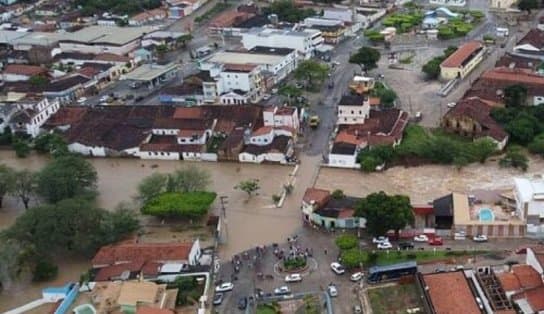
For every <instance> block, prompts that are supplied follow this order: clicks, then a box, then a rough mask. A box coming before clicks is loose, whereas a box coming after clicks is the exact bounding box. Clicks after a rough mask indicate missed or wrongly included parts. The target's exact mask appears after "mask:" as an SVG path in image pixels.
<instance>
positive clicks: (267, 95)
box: [263, 94, 272, 100]
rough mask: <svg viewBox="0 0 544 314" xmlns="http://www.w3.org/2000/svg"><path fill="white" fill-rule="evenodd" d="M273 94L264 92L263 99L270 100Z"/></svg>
mask: <svg viewBox="0 0 544 314" xmlns="http://www.w3.org/2000/svg"><path fill="white" fill-rule="evenodd" d="M270 97H272V95H270V94H263V100H269V99H270Z"/></svg>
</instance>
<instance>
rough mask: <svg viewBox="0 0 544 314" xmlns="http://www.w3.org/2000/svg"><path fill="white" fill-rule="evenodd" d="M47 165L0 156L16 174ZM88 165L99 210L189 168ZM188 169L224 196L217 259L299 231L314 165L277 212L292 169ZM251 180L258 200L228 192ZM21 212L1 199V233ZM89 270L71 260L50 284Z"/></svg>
mask: <svg viewBox="0 0 544 314" xmlns="http://www.w3.org/2000/svg"><path fill="white" fill-rule="evenodd" d="M48 159H49V158H48V157H46V156H41V155H36V154H33V155H31V156H29V157H28V158H25V159H19V158H16V157H15V154H14V153H13V152H11V151H0V163H4V164H7V165H9V166H11V167H14V168H18V169H25V168H26V169H30V170H38V169H40V168H41V167H43V166H44V165H45V164H46V163H47V160H48ZM89 160H90V162H91V163H92V164H93V166H94V167H95V168H96V170H97V172H98V191H99V197H98V204H99V205H100V206H101V207H103V208H106V209H111V208H114V207H115V206H116V205H117V204H119V203H120V202H122V201H130V200H131V199H132V197H133V196H134V195H135V194H136V187H137V185H138V183H139V182H140V180H141V179H142V178H144V177H146V176H148V175H150V174H151V173H153V172H162V173H168V172H171V171H173V170H175V169H177V168H179V167H183V166H185V165H187V164H188V162H175V161H144V160H138V159H89ZM193 164H194V165H196V166H198V167H201V168H204V169H206V170H208V171H209V172H210V174H211V176H212V180H213V184H212V187H211V189H212V190H214V191H216V192H217V194H218V195H225V196H228V201H227V202H228V205H227V211H226V213H227V223H226V225H227V243H225V245H223V246H222V247H221V249H220V250H221V251H220V255H221V256H222V257H224V258H228V257H230V256H231V255H232V254H235V253H236V252H239V251H241V250H245V249H247V248H250V247H252V246H255V245H257V244H263V243H271V242H279V241H283V240H285V238H286V237H287V236H289V235H291V234H293V233H294V232H295V231H296V230H297V228H298V227H300V212H299V207H300V200H301V199H302V194H303V193H304V190H305V188H306V187H307V186H308V185H310V181H311V180H312V177H313V174H314V170H315V164H316V163H315V162H313V160H311V161H310V162H307V163H304V164H302V165H301V168H300V169H299V172H298V175H297V180H296V183H295V190H294V192H293V194H292V195H290V196H289V197H288V198H287V199H286V202H285V204H284V206H283V207H282V208H274V207H273V206H272V195H274V194H280V192H281V189H282V186H283V185H284V184H285V183H286V182H287V180H288V178H289V176H290V173H291V172H292V171H293V167H287V166H278V165H251V164H238V163H204V162H199V163H193ZM250 178H251V179H258V180H259V182H260V187H261V189H260V190H259V193H258V195H256V196H253V197H252V198H251V199H248V196H247V194H245V193H244V192H242V191H238V190H235V189H234V188H233V187H234V186H235V185H236V184H237V183H238V182H239V181H241V180H243V179H250ZM23 210H24V209H23V207H22V204H20V203H19V202H17V200H15V199H13V198H6V200H5V205H4V208H3V209H2V210H1V211H0V228H6V227H8V226H10V225H11V224H12V223H13V221H14V220H15V218H16V216H17V215H19V214H20V213H21V212H22V211H23ZM215 210H217V209H215ZM165 228H166V227H165ZM168 240H171V239H168ZM88 266H89V265H88V261H79V262H78V261H75V260H72V259H70V260H69V261H68V262H66V264H62V265H61V267H60V268H59V273H60V276H59V278H58V279H57V280H56V281H55V283H54V284H57V283H62V282H65V281H67V280H70V279H71V280H78V278H79V275H80V274H81V272H82V271H84V270H85V269H86V268H87V267H88ZM47 285H50V283H47ZM43 286H46V285H32V286H30V287H20V288H19V289H18V290H19V291H18V293H17V298H13V296H12V295H11V294H8V293H2V294H0V311H2V310H5V309H7V308H12V307H13V306H15V305H18V304H22V303H24V302H26V301H29V300H31V299H33V298H37V297H39V295H40V291H41V288H43ZM22 289H24V291H23V290H22Z"/></svg>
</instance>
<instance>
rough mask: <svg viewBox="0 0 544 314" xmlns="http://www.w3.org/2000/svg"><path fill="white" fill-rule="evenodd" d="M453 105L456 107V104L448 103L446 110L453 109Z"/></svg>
mask: <svg viewBox="0 0 544 314" xmlns="http://www.w3.org/2000/svg"><path fill="white" fill-rule="evenodd" d="M455 105H457V104H456V103H454V102H450V103H448V104H447V106H448V108H453V107H455Z"/></svg>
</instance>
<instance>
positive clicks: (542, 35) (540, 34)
mask: <svg viewBox="0 0 544 314" xmlns="http://www.w3.org/2000/svg"><path fill="white" fill-rule="evenodd" d="M517 44H518V45H525V44H529V45H531V46H533V47H535V48H538V49H541V50H542V49H544V31H541V30H539V29H537V28H533V29H531V30H530V31H529V32H528V33H527V35H525V36H523V38H522V39H521V40H520V41H519V42H518V43H517Z"/></svg>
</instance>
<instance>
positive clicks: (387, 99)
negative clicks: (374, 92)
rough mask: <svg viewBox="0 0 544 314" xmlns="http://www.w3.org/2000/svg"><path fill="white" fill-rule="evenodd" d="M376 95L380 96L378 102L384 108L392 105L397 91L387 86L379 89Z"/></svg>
mask: <svg viewBox="0 0 544 314" xmlns="http://www.w3.org/2000/svg"><path fill="white" fill-rule="evenodd" d="M378 96H379V97H380V102H381V104H382V106H384V107H386V108H390V107H392V106H393V105H394V103H395V100H396V99H397V93H395V91H394V90H392V89H389V88H384V89H382V90H381V91H379V93H378Z"/></svg>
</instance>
